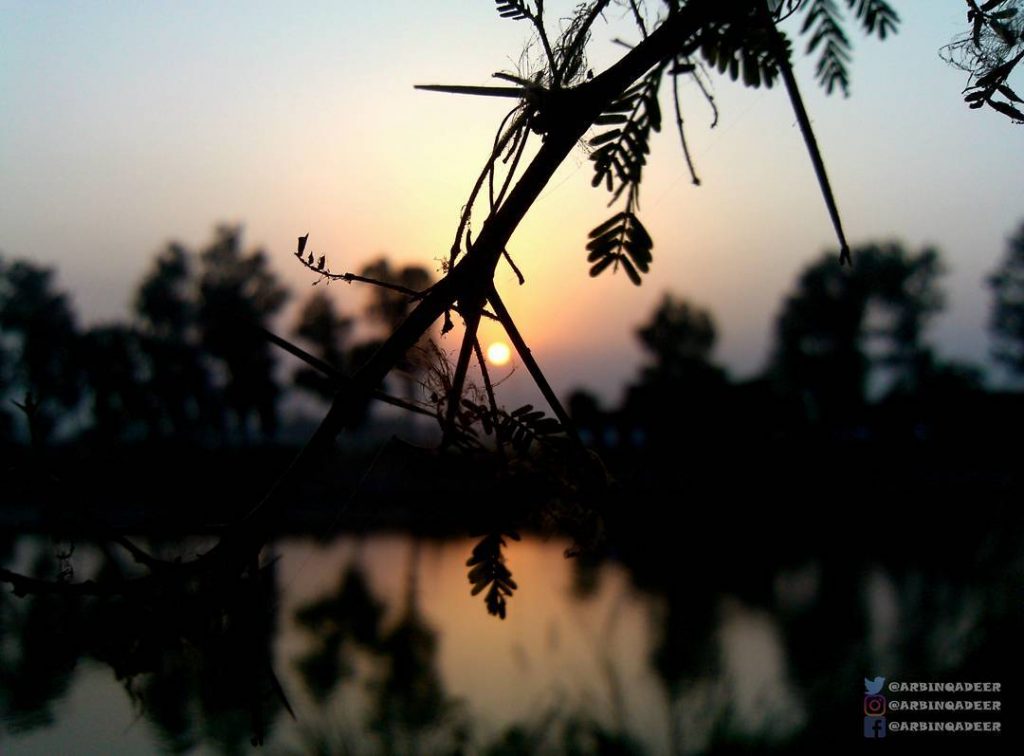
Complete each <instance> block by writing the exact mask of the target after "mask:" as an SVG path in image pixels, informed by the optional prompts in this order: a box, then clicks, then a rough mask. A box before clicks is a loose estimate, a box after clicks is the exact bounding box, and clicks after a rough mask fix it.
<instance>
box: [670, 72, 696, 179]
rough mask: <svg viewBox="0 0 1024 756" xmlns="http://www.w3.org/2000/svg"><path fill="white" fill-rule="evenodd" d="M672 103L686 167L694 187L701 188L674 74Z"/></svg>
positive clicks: (676, 78)
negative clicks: (688, 142)
mask: <svg viewBox="0 0 1024 756" xmlns="http://www.w3.org/2000/svg"><path fill="white" fill-rule="evenodd" d="M672 103H673V104H674V105H675V108H676V128H677V129H678V130H679V143H680V144H682V146H683V156H684V157H685V158H686V167H687V168H689V169H690V177H691V178H692V179H693V185H694V186H700V179H699V178H698V177H697V171H696V169H695V168H694V167H693V159H692V158H691V157H690V147H689V146H688V145H687V144H686V131H685V129H684V128H683V109H682V107H681V106H680V104H679V74H672Z"/></svg>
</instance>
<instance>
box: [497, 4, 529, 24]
mask: <svg viewBox="0 0 1024 756" xmlns="http://www.w3.org/2000/svg"><path fill="white" fill-rule="evenodd" d="M494 4H495V5H496V6H497V10H498V15H499V16H501V17H502V18H511V19H512V20H513V21H521V20H522V19H524V18H530V17H531V16H532V14H531V12H530V6H529V5H527V4H526V3H524V2H521V0H494Z"/></svg>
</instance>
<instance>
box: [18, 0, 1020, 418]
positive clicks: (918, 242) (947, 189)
mask: <svg viewBox="0 0 1024 756" xmlns="http://www.w3.org/2000/svg"><path fill="white" fill-rule="evenodd" d="M573 4H574V3H573V2H562V3H556V2H552V3H549V5H550V6H551V11H549V12H551V13H557V12H559V11H560V12H565V13H567V12H568V11H569V10H570V8H571V7H572V5H573ZM895 4H896V6H897V7H898V9H899V11H900V13H901V15H902V18H903V26H902V28H901V31H900V33H899V35H898V36H896V37H895V38H893V39H891V40H889V41H887V42H885V43H878V42H877V41H874V40H866V39H864V38H863V37H861V36H860V35H855V36H854V42H855V59H854V62H853V65H852V71H853V86H852V96H851V97H850V98H849V99H843V98H842V97H839V96H836V97H831V98H826V97H824V96H823V95H822V94H821V93H820V92H819V90H817V88H816V87H815V86H814V85H813V83H812V81H811V66H810V65H809V64H808V62H807V61H802V62H801V64H800V65H799V67H798V75H799V76H800V77H801V80H802V82H803V83H804V94H805V98H806V100H807V104H808V108H809V110H810V112H811V115H812V118H813V121H814V126H815V129H816V131H817V135H818V139H819V143H820V145H821V147H822V150H823V152H824V154H825V160H826V163H827V165H828V168H829V173H830V175H831V178H832V182H833V186H834V189H835V191H836V195H837V198H838V201H839V205H840V210H841V212H842V214H843V218H844V222H845V225H846V229H847V234H848V236H849V237H850V240H851V243H852V244H853V245H854V246H856V245H857V244H859V243H864V242H868V241H875V240H879V241H882V240H890V239H897V240H902V241H903V242H905V243H906V244H907V245H908V247H910V248H911V249H913V250H916V249H919V248H920V247H921V246H922V245H925V244H933V245H935V246H937V247H938V248H939V249H940V251H941V252H942V254H943V258H944V260H945V262H946V265H947V268H948V271H949V272H948V274H947V275H946V276H945V278H944V280H943V284H944V286H945V289H946V291H947V293H948V308H947V310H946V312H945V313H944V314H943V315H942V316H941V317H940V318H939V319H938V320H937V321H936V324H935V328H934V329H933V330H932V332H931V335H932V337H933V339H934V340H935V341H936V343H937V344H938V345H939V348H940V352H941V353H942V354H943V355H945V356H948V357H957V358H966V359H972V360H982V359H984V358H985V356H986V354H987V351H988V341H987V335H986V331H985V321H986V317H987V309H988V305H989V296H988V292H987V290H986V289H985V287H984V278H985V276H986V274H987V273H988V272H990V271H991V270H992V269H993V268H994V267H995V265H996V264H997V262H998V260H999V259H1000V257H1001V256H1002V254H1003V253H1004V250H1005V248H1006V239H1007V238H1008V237H1009V236H1010V234H1011V233H1012V232H1013V231H1014V229H1015V228H1016V227H1017V226H1018V225H1019V224H1020V223H1021V222H1022V221H1024V192H1022V189H1024V170H1022V169H1024V128H1022V127H1019V126H1014V125H1012V124H1011V123H1010V122H1009V121H1008V120H1007V119H1005V118H1003V117H1001V116H999V115H997V114H994V113H992V112H990V111H984V112H978V111H970V110H968V109H967V108H966V107H965V106H964V105H963V103H962V100H961V95H960V90H961V89H962V88H963V86H964V84H965V83H966V78H965V75H964V74H963V73H961V72H959V71H957V70H955V69H951V68H950V67H948V66H947V65H946V64H945V63H944V62H943V61H942V60H941V59H940V58H939V55H938V50H939V48H940V47H942V45H944V44H945V43H947V42H948V41H949V40H950V39H951V38H952V37H954V36H956V35H957V34H959V33H961V32H962V31H963V29H964V28H965V23H966V22H965V9H964V4H963V3H962V2H958V0H904V1H903V2H896V3H895ZM651 7H654V4H653V3H652V4H651ZM615 15H616V14H612V17H611V18H610V19H609V22H608V23H606V24H598V25H597V27H596V28H595V35H594V37H595V52H594V54H593V55H592V59H591V63H592V64H593V65H594V67H595V69H598V70H600V68H602V67H603V65H604V64H605V63H606V62H607V61H609V60H611V59H613V58H612V56H614V55H618V54H619V52H620V51H621V48H617V47H615V46H613V45H610V44H608V42H609V40H611V39H612V38H613V37H615V36H617V35H623V36H626V35H629V38H632V37H633V36H635V35H630V34H629V31H628V30H627V29H625V27H623V26H622V25H621V24H620V23H619V20H618V19H616V18H615V17H614V16H615ZM526 38H527V28H526V27H525V26H524V25H523V24H522V23H515V22H511V21H508V20H502V19H499V18H498V17H497V14H496V13H495V12H494V7H493V3H492V2H490V1H489V0H451V1H450V2H430V3H426V2H408V1H407V0H394V1H391V2H388V1H385V0H381V2H374V3H339V2H328V1H327V0H323V1H322V2H306V3H302V4H301V6H299V7H297V8H296V7H294V6H289V5H286V4H285V3H279V2H253V1H252V0H245V1H244V2H241V1H238V2H232V1H227V0H222V1H221V2H217V3H208V2H187V1H185V2H141V1H139V2H113V1H110V2H99V1H97V2H89V3H72V2H48V1H47V0H36V1H35V2H8V1H6V0H0V116H2V117H0V253H2V254H4V255H5V256H6V257H8V258H14V257H27V258H29V259H32V260H35V261H37V262H39V263H43V264H47V265H54V266H56V267H57V268H58V269H59V273H60V277H59V283H60V285H61V286H62V287H64V288H66V289H68V290H70V291H71V292H72V295H73V299H74V302H75V304H76V306H77V308H78V311H79V313H80V314H81V316H82V319H83V320H84V321H85V322H87V323H92V322H99V321H104V320H112V319H123V318H125V317H126V316H127V313H128V308H129V303H130V298H131V292H132V290H133V288H134V286H135V285H136V283H137V282H138V280H139V278H140V277H141V276H142V274H143V272H144V271H145V270H146V269H147V267H148V266H149V264H150V262H151V259H152V257H153V255H154V254H156V253H157V252H158V251H159V250H160V249H161V248H162V247H163V246H164V245H165V244H166V243H167V242H168V241H170V240H172V239H173V240H180V241H182V242H184V243H186V244H188V245H191V246H194V247H198V246H199V245H201V244H203V243H204V242H205V241H206V240H207V239H209V238H210V236H211V232H212V229H213V228H214V226H215V225H216V224H218V223H221V222H238V223H242V224H244V227H245V232H246V236H245V238H246V242H247V244H249V245H253V246H256V245H258V246H262V247H264V248H266V250H267V251H268V253H269V254H270V255H271V258H272V261H273V265H274V267H275V269H276V270H277V271H278V273H279V274H280V275H281V276H282V278H284V279H285V280H286V281H287V282H288V283H289V284H291V285H292V286H293V288H294V289H295V290H296V291H299V292H300V293H301V292H304V288H303V287H305V286H306V285H308V284H309V283H310V282H311V279H310V277H309V275H308V273H307V272H306V271H304V270H303V269H302V268H300V267H299V266H298V265H296V264H295V263H294V261H293V260H292V259H291V257H290V255H291V253H292V251H293V250H294V244H295V237H296V236H298V235H300V234H302V233H306V232H309V233H310V244H311V246H312V247H313V248H314V249H315V250H316V251H317V252H318V253H319V252H321V251H324V252H326V253H327V254H328V260H329V263H330V265H331V267H332V269H334V270H335V271H341V270H351V269H355V268H358V267H359V265H360V264H361V263H362V262H364V261H366V260H368V259H369V258H371V257H373V256H377V255H380V254H387V255H389V256H390V257H391V258H392V259H395V260H398V261H401V262H417V263H420V264H424V265H427V266H429V267H431V268H437V267H438V265H439V263H438V261H439V260H440V259H441V258H443V257H444V256H445V254H446V250H447V249H448V247H449V246H450V245H451V238H452V235H453V234H454V230H455V227H456V224H457V221H458V216H459V211H460V207H461V206H462V204H463V203H464V202H465V199H466V197H467V195H468V192H469V189H470V188H471V186H472V184H473V181H474V179H475V176H476V173H477V171H478V170H479V168H480V166H481V165H482V161H483V160H484V158H485V157H486V155H487V153H488V152H489V145H490V142H491V140H492V139H493V134H494V130H495V129H496V128H497V125H498V122H499V121H500V118H501V116H502V115H503V114H504V110H505V107H507V103H502V102H491V101H485V100H482V99H480V98H468V97H456V96H451V95H439V94H433V93H424V92H417V91H414V90H413V88H412V85H413V84H415V83H469V84H473V83H489V82H490V74H491V73H492V72H494V71H499V70H506V71H515V70H516V68H517V64H518V61H519V57H520V52H521V50H522V47H523V43H524V41H525V40H526ZM715 96H716V100H717V102H718V104H719V107H720V110H721V119H720V123H719V125H718V126H717V127H716V128H715V129H714V130H709V129H708V125H709V122H710V114H709V112H708V109H707V107H706V106H705V104H704V103H703V102H702V101H701V100H700V98H699V96H698V95H697V94H696V93H695V92H693V91H689V90H688V91H687V93H686V100H685V102H684V107H686V115H687V124H688V127H689V131H688V136H689V139H690V142H691V146H692V148H693V153H694V156H695V158H696V161H697V166H698V171H699V173H700V175H701V178H702V179H703V181H704V185H703V186H701V187H700V188H695V187H693V186H691V185H690V182H689V179H688V175H687V171H686V167H685V164H684V162H683V160H682V156H681V153H680V150H679V146H678V143H677V140H676V138H675V135H674V133H672V130H671V128H668V129H667V130H666V132H665V133H664V134H662V135H660V136H659V137H658V138H657V139H656V140H655V143H654V147H653V156H652V162H651V165H650V167H649V170H648V173H647V175H646V178H645V181H644V185H643V190H642V208H641V210H642V213H641V217H642V218H643V220H644V222H645V224H646V225H647V227H648V229H649V231H650V232H651V234H652V236H653V237H654V241H655V248H654V255H655V258H654V264H653V267H652V271H651V273H650V274H649V276H647V278H646V279H645V282H644V285H643V287H641V288H640V289H637V288H635V287H633V286H632V285H631V284H630V283H629V282H628V280H627V279H626V278H625V276H624V275H622V274H621V273H620V274H619V275H616V276H612V275H608V274H606V275H604V276H602V277H601V278H599V279H597V280H592V279H590V278H589V277H588V276H587V268H588V266H587V263H586V260H585V257H586V255H585V252H584V249H583V247H584V243H585V238H586V233H587V231H588V230H589V229H590V228H592V227H593V226H595V225H596V224H597V223H599V222H601V221H603V220H604V219H605V218H606V217H607V216H608V215H609V214H610V212H611V211H609V210H607V209H606V208H605V202H606V201H607V195H605V194H604V193H602V192H599V191H597V190H593V189H591V188H590V176H591V171H590V167H589V164H588V161H587V159H586V155H585V153H584V152H583V150H582V149H580V150H578V151H577V153H576V154H574V155H573V156H572V157H571V158H570V159H569V160H568V161H567V162H566V164H565V165H564V166H563V167H562V169H561V170H560V171H559V173H558V174H557V175H556V177H555V179H554V180H553V181H552V182H551V185H550V186H549V187H548V189H547V190H546V192H545V193H544V195H543V197H542V200H541V201H540V202H539V203H538V205H537V206H536V207H535V208H534V211H533V213H532V214H531V216H530V217H529V218H528V219H527V221H526V222H525V223H524V224H523V226H522V227H521V229H520V230H519V231H518V232H517V234H516V235H515V236H514V237H513V239H512V242H511V244H510V251H511V253H512V254H513V256H514V257H515V258H516V260H517V262H518V264H519V265H520V267H521V268H522V269H523V272H524V273H525V274H526V277H527V285H526V286H525V287H518V286H517V285H516V283H515V279H514V276H513V275H512V273H511V271H510V270H509V269H508V268H507V267H503V268H501V269H499V275H498V283H499V286H500V287H501V289H502V291H503V292H506V293H507V295H506V300H507V303H508V305H509V307H510V309H511V310H512V313H513V315H515V316H516V317H517V319H518V320H519V321H520V327H521V328H522V329H523V331H524V332H525V334H526V335H527V338H528V340H529V341H530V342H531V345H532V346H533V348H534V351H535V352H536V353H537V354H538V356H539V358H540V359H541V361H542V364H544V365H545V366H547V367H548V369H549V371H550V373H551V375H552V377H553V379H554V383H555V386H556V389H557V390H559V391H560V392H562V393H564V392H565V391H567V390H568V389H569V388H570V387H571V386H575V385H589V386H592V387H595V388H597V389H599V390H601V391H602V392H603V393H604V394H605V396H606V397H607V398H609V399H615V398H617V396H618V387H619V386H620V385H621V384H622V383H623V382H624V381H625V380H627V379H629V378H630V377H631V376H632V375H634V373H635V370H636V365H637V361H638V360H639V358H640V353H639V350H638V349H637V347H636V345H635V338H634V335H633V333H634V330H635V328H636V326H637V325H638V324H639V323H641V322H642V321H643V320H644V319H646V318H647V317H648V315H649V314H650V312H651V310H652V308H653V307H654V304H655V303H656V301H657V300H658V299H659V298H660V297H661V295H662V294H663V293H664V292H666V291H671V292H673V293H676V294H678V295H681V296H685V297H687V298H689V299H691V300H693V301H695V302H697V303H699V304H702V305H704V306H707V307H709V308H710V309H711V311H712V312H713V314H714V316H715V319H716V322H717V324H718V330H719V334H720V339H719V344H718V348H717V350H716V356H717V358H718V359H719V360H720V361H722V362H724V363H725V364H726V365H727V366H728V367H729V368H730V369H731V371H732V372H733V374H734V375H737V376H744V375H749V374H752V373H753V372H755V371H756V370H758V369H759V368H760V367H762V366H763V364H764V361H765V358H766V356H767V354H768V350H769V349H770V346H771V340H772V328H773V324H774V320H775V317H776V315H777V313H778V311H779V308H780V303H781V300H782V297H783V296H784V294H785V293H786V292H787V291H789V290H790V289H791V287H792V285H793V282H794V279H795V277H796V276H797V274H798V273H799V271H800V270H801V269H802V268H803V267H804V266H806V265H807V264H808V263H809V262H810V261H812V260H814V259H816V258H818V257H819V256H820V255H821V253H822V252H823V251H824V250H826V249H832V248H834V246H835V242H834V238H833V236H832V231H831V226H830V223H829V220H828V214H827V212H826V210H825V207H824V204H823V202H822V200H821V198H820V195H819V193H818V189H817V184H816V182H815V179H814V175H813V170H812V168H811V164H810V162H809V160H808V159H807V156H806V152H805V150H804V147H803V143H802V140H801V137H800V134H799V130H798V129H797V127H796V124H795V121H794V118H793V115H792V113H791V111H790V109H789V105H788V101H787V98H786V96H785V93H784V91H783V90H781V89H778V88H777V89H773V90H756V91H755V90H745V89H743V88H742V87H739V86H738V85H735V84H733V83H732V82H730V81H728V80H727V79H716V87H715ZM666 126H669V127H670V126H671V123H667V124H666ZM330 291H331V292H332V293H333V295H334V296H335V297H336V298H337V300H338V303H339V304H340V306H341V307H342V308H343V309H345V310H347V311H349V312H350V313H352V312H355V311H356V310H358V309H359V308H360V307H361V298H362V295H361V293H360V292H359V291H357V290H356V289H355V288H353V287H348V286H345V285H333V286H331V288H330ZM496 335H497V334H496V332H492V333H488V334H485V336H486V337H488V338H490V337H492V336H496ZM444 346H445V347H446V348H448V349H450V350H454V349H455V348H456V347H457V345H456V343H455V341H454V340H453V339H448V340H447V341H446V342H445V344H444ZM520 372H522V371H520Z"/></svg>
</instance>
